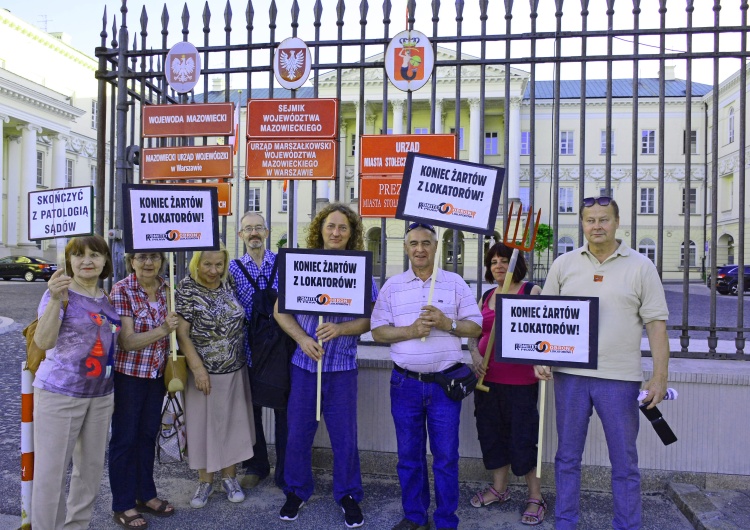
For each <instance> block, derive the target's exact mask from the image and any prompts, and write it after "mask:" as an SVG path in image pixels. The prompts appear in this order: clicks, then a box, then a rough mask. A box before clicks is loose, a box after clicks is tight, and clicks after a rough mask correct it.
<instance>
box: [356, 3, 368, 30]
mask: <svg viewBox="0 0 750 530" xmlns="http://www.w3.org/2000/svg"><path fill="white" fill-rule="evenodd" d="M369 9H370V6H369V5H368V4H367V0H362V1H361V2H360V3H359V23H360V25H362V26H364V25H366V24H367V11H368V10H369Z"/></svg>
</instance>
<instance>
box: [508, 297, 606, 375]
mask: <svg viewBox="0 0 750 530" xmlns="http://www.w3.org/2000/svg"><path fill="white" fill-rule="evenodd" d="M496 315H497V322H496V324H495V325H496V329H498V330H499V337H500V340H498V341H496V342H495V360H496V361H497V362H506V363H521V364H542V365H546V366H572V367H576V368H591V369H595V368H596V367H597V359H598V345H599V299H598V298H586V297H569V296H518V295H504V296H502V297H500V296H499V297H497V310H496Z"/></svg>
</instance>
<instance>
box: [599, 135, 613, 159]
mask: <svg viewBox="0 0 750 530" xmlns="http://www.w3.org/2000/svg"><path fill="white" fill-rule="evenodd" d="M609 139H610V144H611V145H612V148H611V150H610V153H612V154H615V130H614V129H611V130H610V135H609ZM599 154H600V155H606V154H607V131H606V130H605V131H601V136H600V145H599Z"/></svg>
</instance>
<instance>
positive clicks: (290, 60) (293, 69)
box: [279, 50, 305, 81]
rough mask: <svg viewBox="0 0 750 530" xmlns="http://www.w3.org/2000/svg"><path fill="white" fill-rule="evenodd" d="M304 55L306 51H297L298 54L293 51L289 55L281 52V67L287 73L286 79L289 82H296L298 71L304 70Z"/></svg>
mask: <svg viewBox="0 0 750 530" xmlns="http://www.w3.org/2000/svg"><path fill="white" fill-rule="evenodd" d="M304 53H305V50H297V51H296V52H295V51H294V50H292V51H290V52H289V53H286V52H285V51H283V50H282V51H281V58H280V59H279V62H280V63H281V67H282V68H284V69H285V70H286V72H287V75H286V76H284V77H286V78H287V79H288V80H289V81H294V79H295V78H296V77H297V70H299V69H300V68H302V65H303V64H304V63H305V56H304Z"/></svg>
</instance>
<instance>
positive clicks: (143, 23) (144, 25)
mask: <svg viewBox="0 0 750 530" xmlns="http://www.w3.org/2000/svg"><path fill="white" fill-rule="evenodd" d="M147 27H148V13H146V6H143V8H142V9H141V35H142V36H144V37H145V36H147V35H148V31H146V28H147Z"/></svg>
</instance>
